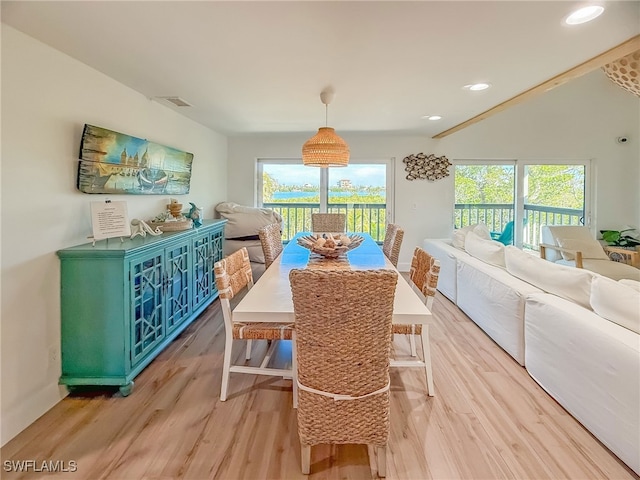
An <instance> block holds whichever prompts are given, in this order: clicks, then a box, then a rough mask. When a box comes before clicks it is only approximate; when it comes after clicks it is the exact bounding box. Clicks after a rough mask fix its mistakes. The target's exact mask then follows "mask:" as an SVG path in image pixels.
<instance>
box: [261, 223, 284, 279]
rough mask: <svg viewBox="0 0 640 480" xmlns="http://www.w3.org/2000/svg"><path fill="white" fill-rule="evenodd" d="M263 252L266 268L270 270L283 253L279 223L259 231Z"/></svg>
mask: <svg viewBox="0 0 640 480" xmlns="http://www.w3.org/2000/svg"><path fill="white" fill-rule="evenodd" d="M258 237H260V244H261V245H262V252H263V253H264V266H265V268H269V267H270V266H271V264H272V263H273V261H274V260H275V259H276V258H278V255H280V254H281V253H282V232H281V230H280V224H279V223H272V224H270V225H267V226H265V227H262V228H261V229H260V230H258Z"/></svg>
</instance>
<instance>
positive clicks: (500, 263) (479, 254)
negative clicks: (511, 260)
mask: <svg viewBox="0 0 640 480" xmlns="http://www.w3.org/2000/svg"><path fill="white" fill-rule="evenodd" d="M464 248H465V250H466V251H467V253H469V255H471V256H472V257H476V258H477V259H479V260H482V261H483V262H485V263H488V264H490V265H495V266H497V267H502V268H504V267H505V263H504V245H503V244H502V243H500V242H496V241H493V240H487V239H485V238H482V237H480V235H478V234H477V233H475V230H474V231H472V232H469V233H467V237H466V239H465V243H464Z"/></svg>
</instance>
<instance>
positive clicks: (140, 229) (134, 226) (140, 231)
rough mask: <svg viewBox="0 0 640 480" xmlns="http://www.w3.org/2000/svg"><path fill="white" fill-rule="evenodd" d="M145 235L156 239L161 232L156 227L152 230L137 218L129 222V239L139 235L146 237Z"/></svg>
mask: <svg viewBox="0 0 640 480" xmlns="http://www.w3.org/2000/svg"><path fill="white" fill-rule="evenodd" d="M147 233H148V234H149V235H153V236H154V237H157V236H158V235H162V230H160V229H159V228H158V227H156V229H155V230H154V229H152V228H151V227H150V226H149V225H147V224H146V223H145V222H144V221H143V220H138V219H137V218H134V219H133V220H131V238H134V237H136V236H138V235H140V236H141V237H146V236H147Z"/></svg>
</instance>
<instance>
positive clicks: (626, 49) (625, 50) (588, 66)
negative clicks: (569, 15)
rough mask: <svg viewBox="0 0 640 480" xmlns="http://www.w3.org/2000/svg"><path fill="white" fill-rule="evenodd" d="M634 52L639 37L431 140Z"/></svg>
mask: <svg viewBox="0 0 640 480" xmlns="http://www.w3.org/2000/svg"><path fill="white" fill-rule="evenodd" d="M636 50H640V35H636V36H635V37H632V38H630V39H629V40H627V41H626V42H623V43H621V44H620V45H618V46H617V47H613V48H612V49H610V50H607V51H606V52H604V53H601V54H600V55H597V56H595V57H593V58H592V59H590V60H587V61H586V62H584V63H581V64H580V65H577V66H575V67H573V68H571V69H569V70H567V71H566V72H563V73H561V74H559V75H556V76H555V77H553V78H550V79H549V80H547V81H545V82H542V83H540V84H538V85H536V86H535V87H532V88H530V89H529V90H525V91H524V92H522V93H519V94H518V95H516V96H515V97H512V98H510V99H509V100H505V101H504V102H502V103H500V104H498V105H496V106H495V107H492V108H490V109H489V110H486V111H484V112H482V113H481V114H479V115H476V116H475V117H472V118H470V119H469V120H466V121H464V122H462V123H459V124H458V125H456V126H455V127H451V128H450V129H448V130H445V131H443V132H440V133H438V134H437V135H435V136H433V137H432V138H444V137H446V136H447V135H451V134H452V133H455V132H458V131H460V130H462V129H463V128H466V127H468V126H469V125H473V124H474V123H478V122H479V121H481V120H484V119H485V118H488V117H490V116H491V115H494V114H496V113H499V112H502V111H503V110H506V109H507V108H509V107H512V106H514V105H517V104H519V103H522V102H524V101H526V100H529V99H530V98H533V97H534V96H536V95H540V94H542V93H544V92H548V91H549V90H551V89H553V88H556V87H559V86H560V85H564V84H565V83H567V82H569V81H571V80H574V79H576V78H578V77H581V76H582V75H585V74H586V73H589V72H592V71H593V70H596V69H598V68H600V67H602V66H604V65H606V64H607V63H611V62H613V61H614V60H617V59H619V58H621V57H624V56H625V55H629V54H630V53H633V52H635V51H636Z"/></svg>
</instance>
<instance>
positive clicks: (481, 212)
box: [263, 202, 584, 250]
mask: <svg viewBox="0 0 640 480" xmlns="http://www.w3.org/2000/svg"><path fill="white" fill-rule="evenodd" d="M263 206H264V207H265V208H271V209H273V210H275V211H276V212H278V213H279V214H280V215H282V218H283V231H282V239H283V240H284V241H285V242H286V241H289V240H290V239H291V238H293V236H294V235H295V234H296V233H297V232H304V231H310V230H311V214H312V213H317V212H319V211H320V204H318V203H277V202H272V203H265V204H263ZM386 207H387V206H386V204H384V203H375V204H372V203H331V204H329V206H328V211H329V213H346V215H347V231H349V232H367V233H369V234H371V236H372V237H373V238H374V240H376V241H377V242H382V241H383V240H384V234H385V230H386V227H387V210H386ZM524 212H525V229H524V235H523V246H524V247H525V248H531V249H534V250H537V249H538V244H539V243H540V227H542V226H543V225H582V224H583V217H584V213H583V211H582V210H577V209H570V208H555V207H546V206H542V205H529V204H525V206H524ZM454 215H455V217H454V218H455V221H454V225H455V228H462V227H465V226H467V225H473V224H474V223H478V222H482V223H484V224H486V225H487V227H489V230H491V231H492V232H502V231H503V230H504V228H505V226H506V224H507V223H509V222H510V221H512V220H513V217H514V208H513V205H512V204H496V203H491V204H482V203H477V204H466V203H465V204H463V203H457V204H456V205H455V210H454Z"/></svg>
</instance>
